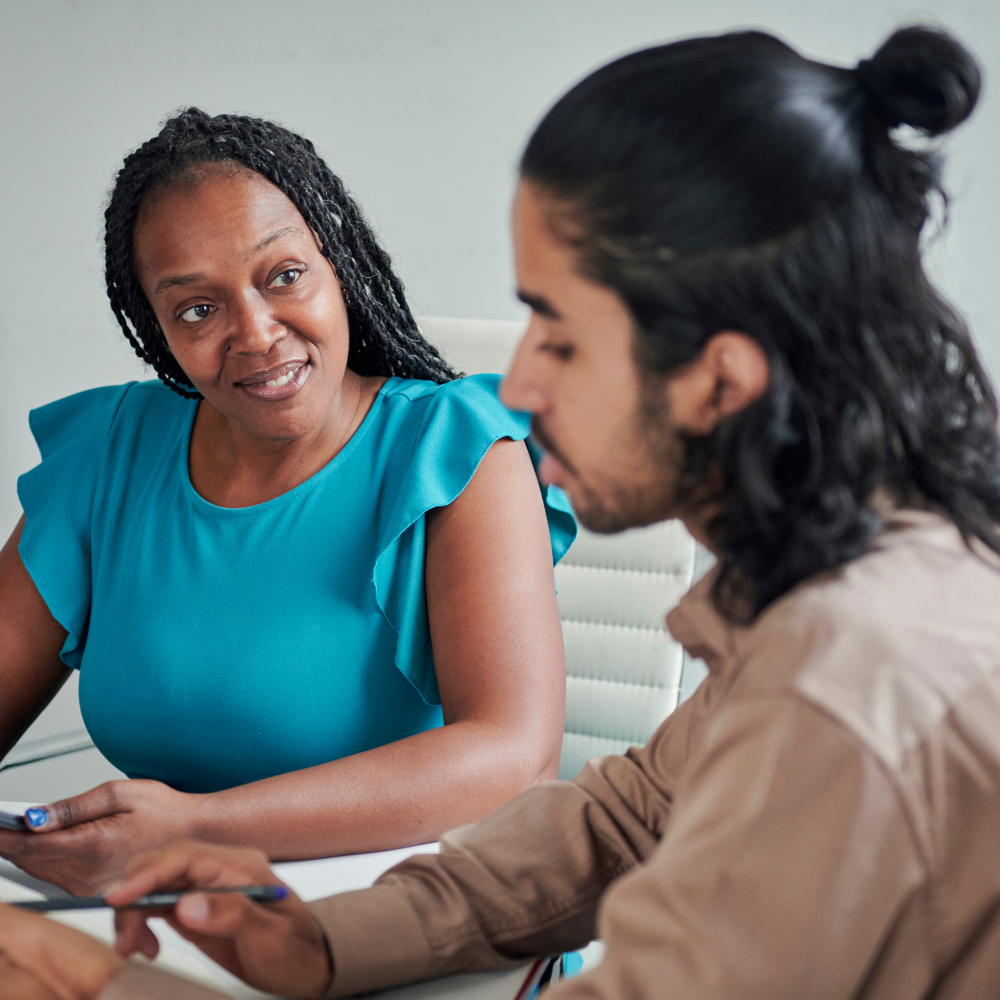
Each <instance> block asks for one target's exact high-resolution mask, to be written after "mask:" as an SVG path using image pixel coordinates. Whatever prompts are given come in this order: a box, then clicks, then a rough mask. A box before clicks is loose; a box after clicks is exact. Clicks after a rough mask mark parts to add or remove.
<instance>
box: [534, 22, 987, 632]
mask: <svg viewBox="0 0 1000 1000" xmlns="http://www.w3.org/2000/svg"><path fill="white" fill-rule="evenodd" d="M979 89H980V74H979V69H978V67H977V64H976V62H975V60H974V59H973V58H972V56H970V55H969V53H968V52H967V51H966V50H965V49H964V48H963V47H962V46H961V45H960V44H958V42H956V41H955V40H954V39H953V38H951V37H950V36H949V35H948V34H946V33H944V32H942V31H938V30H935V29H930V28H923V27H911V28H904V29H902V30H899V31H897V32H896V33H895V34H893V35H892V36H891V37H890V38H889V39H888V41H887V42H886V43H885V44H884V45H883V46H882V47H881V48H880V49H879V50H878V52H877V53H876V54H875V55H874V56H873V57H872V58H871V59H870V60H863V61H862V62H861V63H859V64H858V66H857V67H855V68H854V69H844V68H839V67H834V66H828V65H824V64H822V63H817V62H813V61H810V60H808V59H805V58H803V57H802V56H800V55H799V54H798V53H796V52H795V51H793V50H792V49H791V48H789V47H788V46H787V45H785V44H784V43H783V42H781V41H779V40H778V39H776V38H774V37H772V36H770V35H766V34H763V33H760V32H743V33H736V34H727V35H722V36H719V37H713V38H697V39H692V40H688V41H682V42H678V43H675V44H671V45H665V46H661V47H658V48H653V49H648V50H646V51H643V52H638V53H635V54H633V55H629V56H626V57H625V58H622V59H619V60H618V61H617V62H614V63H612V64H610V65H608V66H605V67H604V68H602V69H600V70H598V71H597V72H596V73H594V74H593V75H591V76H590V77H588V78H587V79H585V80H584V81H583V82H582V83H580V84H578V85H577V86H576V87H575V88H574V89H573V90H572V91H570V92H569V93H568V94H567V95H566V96H565V97H563V98H562V99H561V100H560V101H559V102H558V104H556V105H555V107H554V108H553V109H552V110H551V111H550V112H549V113H548V115H547V116H546V118H545V119H544V120H543V122H542V123H541V125H540V126H539V127H538V129H537V131H536V132H535V134H534V135H533V136H532V138H531V141H530V142H529V144H528V147H527V149H526V151H525V153H524V157H523V160H522V163H521V170H522V176H523V177H524V178H525V179H526V180H527V181H528V182H530V183H532V184H533V185H535V186H536V188H537V189H539V190H540V191H541V192H542V193H543V194H544V195H546V196H549V197H550V198H551V199H553V201H554V202H555V203H556V204H559V205H561V209H560V211H564V212H565V213H568V216H569V218H570V220H571V222H572V226H571V227H570V228H571V229H572V231H573V233H574V235H573V236H572V237H567V238H569V239H571V242H573V243H574V244H575V245H576V247H577V249H578V252H579V266H580V269H581V272H582V273H583V274H585V275H586V276H588V277H590V278H592V279H594V280H596V281H598V282H600V283H602V284H604V285H606V286H607V287H609V288H610V289H612V290H614V291H615V292H617V293H618V295H620V296H621V298H622V300H623V301H624V302H625V304H626V305H627V307H628V308H629V310H630V311H631V314H632V316H633V318H634V322H635V329H636V332H637V337H636V360H637V363H638V364H639V365H640V368H641V369H642V370H644V371H645V372H646V373H647V374H646V376H645V377H646V378H657V377H662V376H663V375H664V374H666V373H670V372H672V371H674V370H675V369H677V368H678V367H679V366H682V365H684V364H685V363H687V362H689V361H691V360H692V359H694V358H695V357H696V356H697V355H698V354H699V352H700V351H701V349H702V347H703V346H704V344H705V343H706V341H707V340H708V339H709V338H710V337H711V336H712V335H713V334H715V333H717V332H719V331H723V330H739V331H743V332H745V333H747V334H748V335H750V336H751V337H753V338H755V339H756V340H757V341H758V343H759V344H760V345H761V346H762V347H763V349H764V350H765V352H766V354H767V357H768V360H769V362H770V369H771V377H770V384H769V387H768V390H767V392H766V394H765V395H764V397H763V398H762V399H760V400H759V401H758V402H756V403H754V404H753V405H751V406H749V407H748V408H747V409H745V410H743V411H741V412H740V413H738V414H736V415H734V416H733V417H731V418H729V419H727V420H726V421H724V422H723V424H722V425H721V426H719V427H718V428H717V429H716V431H715V432H714V433H713V434H712V435H711V436H710V437H708V438H702V439H691V438H689V439H687V449H686V451H687V457H686V462H685V470H684V475H683V477H682V478H683V481H684V482H685V484H686V485H685V487H684V490H683V492H684V494H685V495H686V496H688V497H691V496H693V495H695V494H696V492H697V491H698V490H699V489H702V490H704V488H705V485H706V483H707V482H714V481H716V480H718V481H721V487H720V488H719V489H718V491H717V499H718V500H719V501H720V511H719V513H718V516H716V517H715V518H714V520H713V521H712V522H711V524H710V525H709V526H708V534H709V537H710V539H711V541H712V544H713V546H714V547H715V548H716V550H717V551H718V553H719V557H720V559H719V561H720V568H719V574H718V577H717V579H716V583H715V587H714V591H713V599H714V601H715V604H716V606H717V607H718V608H719V610H720V611H721V612H722V613H723V614H724V615H726V616H727V617H729V618H730V619H733V620H738V621H747V620H752V619H753V618H754V617H755V616H756V615H757V614H758V613H759V612H760V611H761V610H762V609H763V608H765V607H767V605H769V604H770V603H771V602H772V601H774V600H775V599H776V598H777V597H779V596H781V595H782V594H784V593H786V592H787V591H788V590H789V589H790V588H791V587H793V586H795V584H797V583H798V582H799V581H801V580H803V579H805V578H807V577H810V576H813V575H814V574H817V573H821V572H823V571H825V570H830V569H833V568H835V567H837V566H839V565H841V564H843V563H845V562H847V561H848V560H851V559H853V558H855V557H857V556H859V555H861V554H862V553H864V552H865V551H866V550H867V549H868V548H869V546H870V544H871V542H872V540H873V538H874V537H875V536H876V535H877V534H878V533H879V532H880V531H881V530H882V528H883V520H882V517H881V516H880V514H879V512H878V510H877V509H876V508H877V507H878V506H879V505H878V504H873V503H872V498H873V495H874V494H876V491H877V490H879V489H880V488H881V489H882V490H883V491H885V493H886V494H887V495H888V496H890V497H892V498H894V499H895V501H896V502H897V503H900V504H904V505H917V506H924V507H929V508H930V509H935V510H938V511H940V512H942V513H943V514H944V515H945V516H946V517H948V518H950V519H951V521H953V522H954V523H955V524H956V525H957V526H958V528H959V529H960V530H961V532H962V534H963V536H964V537H965V539H966V542H967V543H970V544H971V542H972V540H973V539H976V538H978V539H980V540H981V541H982V542H984V543H985V544H986V545H987V546H989V548H991V549H992V550H994V551H995V552H1000V536H998V528H997V525H998V522H1000V441H998V434H997V402H996V398H995V396H994V392H993V389H992V388H991V386H990V384H989V381H988V379H987V377H986V375H985V374H984V372H983V368H982V366H981V364H980V362H979V359H978V358H977V356H976V351H975V349H974V348H973V346H972V342H971V340H970V337H969V333H968V330H967V329H966V327H965V325H964V323H963V322H962V320H961V319H960V318H959V317H958V316H957V315H956V313H955V312H954V311H953V310H952V308H951V307H950V306H949V305H948V304H947V303H946V302H945V301H944V300H943V299H942V297H941V296H940V295H939V294H938V293H937V291H936V290H935V289H934V288H933V286H932V285H931V283H930V281H929V280H928V278H927V276H926V274H925V273H924V270H923V266H922V262H921V236H922V233H923V232H924V229H925V227H926V225H927V223H928V220H929V218H930V217H931V215H932V208H933V203H934V201H935V199H937V198H939V199H940V203H941V204H942V206H946V200H945V199H944V192H943V190H942V187H941V179H940V178H941V162H940V157H939V156H938V154H937V153H936V152H935V151H934V150H933V149H932V148H931V144H930V143H928V142H926V140H924V141H923V143H922V144H921V143H920V142H915V141H907V140H906V136H905V134H904V133H902V132H900V131H896V128H897V126H900V125H906V126H911V129H910V130H909V133H910V135H911V136H913V137H915V138H916V139H920V134H921V133H922V135H923V136H924V137H929V136H937V135H941V134H942V133H944V132H947V131H948V130H950V129H951V128H953V127H954V126H956V125H957V124H959V123H960V122H962V121H963V120H964V119H965V118H967V117H968V115H969V114H970V113H971V111H972V109H973V107H974V106H975V103H976V100H977V98H978V95H979ZM558 228H559V229H560V230H563V229H565V228H566V227H565V226H562V227H558ZM712 470H714V471H712Z"/></svg>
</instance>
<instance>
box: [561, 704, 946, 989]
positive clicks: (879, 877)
mask: <svg viewBox="0 0 1000 1000" xmlns="http://www.w3.org/2000/svg"><path fill="white" fill-rule="evenodd" d="M706 743H707V745H706V747H705V749H704V750H703V751H702V752H701V753H699V759H698V760H697V761H696V762H694V765H693V769H692V773H691V775H690V776H689V777H686V778H685V782H684V787H683V788H682V789H681V790H680V791H679V794H678V796H677V801H676V803H675V810H674V815H673V817H672V819H671V824H670V828H669V830H668V833H667V835H666V837H665V838H664V840H663V842H662V843H661V845H660V846H659V847H658V848H657V850H656V852H655V854H654V855H653V856H652V857H651V858H650V860H649V862H648V864H646V865H644V866H643V867H642V868H641V869H638V870H636V871H634V872H633V873H632V874H630V875H629V876H628V877H627V878H624V879H622V880H621V881H620V882H619V883H618V884H616V885H615V886H613V887H612V888H611V889H610V890H609V892H608V893H607V896H606V898H605V901H604V905H603V907H602V911H601V919H600V922H599V928H598V930H599V935H600V937H601V938H602V939H603V940H604V942H605V944H606V947H607V950H606V953H605V957H604V960H603V962H602V963H601V964H600V965H599V966H598V967H597V968H596V969H594V970H593V971H592V972H589V973H587V974H585V975H583V976H580V977H579V978H577V979H574V980H570V981H568V982H566V983H564V984H561V985H560V986H559V987H558V988H556V989H553V990H552V991H551V993H550V994H549V995H550V996H551V997H552V1000H584V998H587V1000H598V998H601V1000H604V998H608V1000H610V998H611V997H622V996H632V997H649V998H652V997H655V996H663V995H671V996H676V997H684V998H689V997H690V998H694V997H699V998H700V997H705V998H708V997H727V998H732V1000H742V998H746V1000H750V998H756V997H765V996H766V997H769V998H773V1000H785V998H788V1000H792V998H799V997H806V996H808V997H809V998H810V1000H834V998H836V1000H843V998H846V997H854V996H859V995H861V993H862V992H863V987H864V985H865V980H866V976H867V974H868V971H869V970H870V969H871V967H872V965H873V963H874V961H875V959H876V957H877V955H878V953H879V951H880V949H881V948H882V947H883V945H884V944H885V942H886V940H887V938H888V936H889V935H890V934H891V933H892V931H893V929H894V927H895V928H898V925H899V924H900V922H901V921H902V920H903V913H904V911H905V907H906V904H907V902H908V901H909V900H910V899H911V898H912V897H913V895H914V894H915V893H916V891H917V890H918V888H919V886H920V885H921V884H922V883H924V881H925V879H926V871H925V870H924V866H923V863H922V861H921V858H920V855H919V852H918V850H917V847H916V845H915V843H914V841H913V838H912V835H911V831H910V826H909V824H908V822H907V817H906V815H905V812H904V809H903V807H902V803H901V800H900V797H899V795H898V794H897V791H896V789H895V788H894V786H893V784H892V782H891V780H890V778H889V775H888V773H887V771H886V770H885V768H884V767H883V765H882V763H881V762H880V761H879V760H878V759H877V758H876V757H875V755H874V754H872V753H870V752H869V751H868V750H867V749H866V748H864V747H862V746H860V745H859V744H858V743H857V741H856V740H855V739H854V737H853V736H852V735H851V734H850V733H849V732H848V730H846V729H845V728H844V727H843V726H841V725H840V724H839V723H837V722H836V721H835V720H833V719H831V718H830V717H829V716H827V715H826V713H824V712H823V711H822V710H821V709H820V708H818V707H817V706H816V705H815V704H813V703H812V702H809V701H807V700H805V699H802V698H800V697H797V696H795V695H792V694H785V695H775V696H769V697H760V698H758V699H754V700H748V701H745V702H741V703H739V704H736V705H733V706H731V707H728V708H726V709H725V710H723V711H722V712H721V713H720V715H719V717H718V718H717V719H714V720H713V722H712V732H711V736H710V739H708V740H707V741H706ZM914 971H915V970H914V969H910V970H908V971H907V972H906V975H907V976H909V975H910V974H911V973H913V972H914ZM922 971H923V970H922ZM897 973H898V974H899V975H900V976H902V975H903V970H897ZM869 985H871V984H869ZM897 988H900V989H901V988H902V987H900V984H899V983H898V982H897V983H896V984H895V985H894V986H893V987H892V990H891V991H890V992H893V994H894V995H895V991H896V989H897ZM876 992H877V991H876ZM880 995H881V994H880ZM900 995H902V994H900Z"/></svg>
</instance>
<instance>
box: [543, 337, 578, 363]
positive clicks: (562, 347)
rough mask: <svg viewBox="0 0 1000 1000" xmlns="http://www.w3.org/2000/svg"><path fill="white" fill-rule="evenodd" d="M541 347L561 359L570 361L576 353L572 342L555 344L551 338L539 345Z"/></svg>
mask: <svg viewBox="0 0 1000 1000" xmlns="http://www.w3.org/2000/svg"><path fill="white" fill-rule="evenodd" d="M539 349H540V350H543V351H547V352H548V353H549V354H552V355H554V356H555V357H556V358H558V359H559V360H560V361H569V360H570V359H571V358H572V357H573V354H574V353H575V351H574V347H573V345H572V344H554V343H552V341H551V340H550V341H546V342H545V343H543V344H541V345H539Z"/></svg>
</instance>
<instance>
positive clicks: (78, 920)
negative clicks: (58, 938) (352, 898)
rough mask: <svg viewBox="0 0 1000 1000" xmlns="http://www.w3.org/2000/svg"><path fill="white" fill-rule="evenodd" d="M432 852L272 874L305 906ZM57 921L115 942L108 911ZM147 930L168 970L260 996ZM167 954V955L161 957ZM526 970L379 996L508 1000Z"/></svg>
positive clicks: (2, 865)
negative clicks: (417, 856)
mask: <svg viewBox="0 0 1000 1000" xmlns="http://www.w3.org/2000/svg"><path fill="white" fill-rule="evenodd" d="M29 805H30V803H25V802H2V801H0V810H2V811H4V812H13V813H23V812H24V810H25V809H26V808H28V806H29ZM437 849H438V845H437V844H422V845H419V846H417V847H402V848H399V849H398V850H394V851H377V852H375V853H373V854H352V855H346V856H344V857H339V858H320V859H318V860H315V861H286V862H283V863H281V864H276V865H274V870H275V872H276V873H277V874H278V877H279V878H280V879H281V880H282V881H283V882H285V883H287V884H288V885H289V886H290V887H291V888H292V889H294V890H295V891H296V892H297V893H298V894H299V896H301V897H302V898H303V899H305V900H307V901H308V900H312V899H321V898H323V897H324V896H332V895H334V894H335V893H338V892H348V891H350V890H352V889H365V888H367V887H368V886H370V885H371V884H372V883H373V882H374V881H375V879H377V878H378V877H379V875H381V874H382V873H383V872H385V871H388V870H389V869H390V868H391V867H392V866H393V865H395V864H398V863H399V862H400V861H402V860H404V859H405V858H408V857H410V855H412V854H430V853H436V852H437ZM0 878H4V879H7V880H8V881H9V882H14V883H16V884H17V885H19V886H23V887H24V888H25V889H28V890H33V891H34V892H38V893H41V894H42V895H44V896H48V897H50V898H53V897H59V896H65V895H66V893H65V892H63V891H62V890H61V889H58V888H56V887H55V886H54V885H50V884H49V883H47V882H40V881H39V880H38V879H35V878H32V877H31V876H30V875H28V874H26V873H25V872H22V871H21V870H20V869H19V868H17V867H16V866H15V865H13V864H11V863H10V862H9V861H5V860H3V859H2V858H0ZM59 919H61V920H62V921H63V922H64V923H69V924H72V925H73V926H78V927H80V929H81V930H86V931H87V933H90V934H93V935H94V936H95V937H98V938H102V939H103V940H106V941H109V942H110V941H111V940H112V939H113V937H114V931H113V921H112V916H111V913H110V911H107V910H91V911H78V912H77V913H67V914H62V915H59ZM151 925H152V926H153V927H154V929H155V931H156V936H157V937H158V938H159V939H160V944H161V946H162V948H163V950H164V953H165V957H168V958H169V959H170V961H169V962H168V963H166V964H168V966H169V967H171V968H173V969H175V970H176V971H178V972H182V973H184V974H187V975H190V976H192V978H197V979H200V980H201V981H202V982H206V983H208V984H210V985H212V986H214V987H215V988H216V989H219V990H223V991H225V992H226V993H228V994H229V995H230V996H232V997H235V998H238V1000H256V998H261V997H264V996H265V994H263V993H260V992H258V991H257V990H253V989H250V988H249V987H247V986H246V985H244V984H243V983H241V982H239V980H237V979H235V978H234V977H233V976H231V975H229V973H227V972H226V971H225V970H224V969H222V968H220V967H219V966H217V965H215V963H214V962H211V961H210V960H209V959H208V958H206V957H205V956H204V955H202V953H201V952H200V951H198V949H197V948H195V947H194V945H192V944H191V943H190V942H188V941H185V940H184V939H183V938H182V937H181V936H180V935H179V934H177V933H176V932H175V931H174V930H173V929H172V928H170V927H169V926H168V925H167V924H166V923H164V922H163V921H162V920H159V919H156V920H153V921H151ZM168 951H169V955H166V953H167V952H168ZM526 971H527V967H524V968H519V969H514V970H511V971H509V972H499V973H480V974H476V975H468V976H451V977H449V978H447V979H439V980H434V981H433V982H427V983H417V984H415V985H413V986H404V987H401V988H400V989H396V990H390V991H388V992H386V993H382V994H379V996H380V997H384V998H385V1000H513V997H514V996H515V995H516V994H517V992H518V988H519V987H520V985H521V983H522V982H523V980H524V976H525V973H526Z"/></svg>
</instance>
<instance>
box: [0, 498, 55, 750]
mask: <svg viewBox="0 0 1000 1000" xmlns="http://www.w3.org/2000/svg"><path fill="white" fill-rule="evenodd" d="M23 528H24V515H23V514H22V515H21V519H20V520H19V521H18V522H17V526H16V527H15V528H14V531H13V533H12V534H11V536H10V538H8V539H7V544H6V545H4V547H3V548H2V549H0V759H2V758H3V757H4V756H6V754H7V752H8V751H9V750H10V749H11V747H13V746H14V744H15V743H16V742H17V741H18V740H19V739H20V738H21V736H22V735H23V733H24V731H25V730H26V729H27V728H28V726H30V725H31V723H32V722H34V721H35V719H36V718H37V717H38V715H39V713H40V712H41V711H42V709H43V708H45V706H46V705H48V703H49V702H50V701H51V700H52V699H53V698H54V697H55V695H56V692H58V690H59V689H60V688H61V687H62V686H63V684H64V683H65V682H66V678H67V677H69V667H67V666H66V665H65V664H64V663H63V662H62V660H60V659H59V650H60V649H62V646H63V643H64V642H65V641H66V629H64V628H63V627H62V626H61V625H60V624H59V622H57V621H56V620H55V618H53V617H52V614H51V613H50V611H49V609H48V607H47V606H46V604H45V602H44V601H43V600H42V596H41V594H39V593H38V588H37V587H36V586H35V584H34V581H33V580H32V579H31V577H30V576H29V575H28V571H27V570H26V569H25V568H24V563H23V562H21V556H20V553H19V552H18V551H17V546H18V543H19V542H20V541H21V531H22V530H23Z"/></svg>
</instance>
